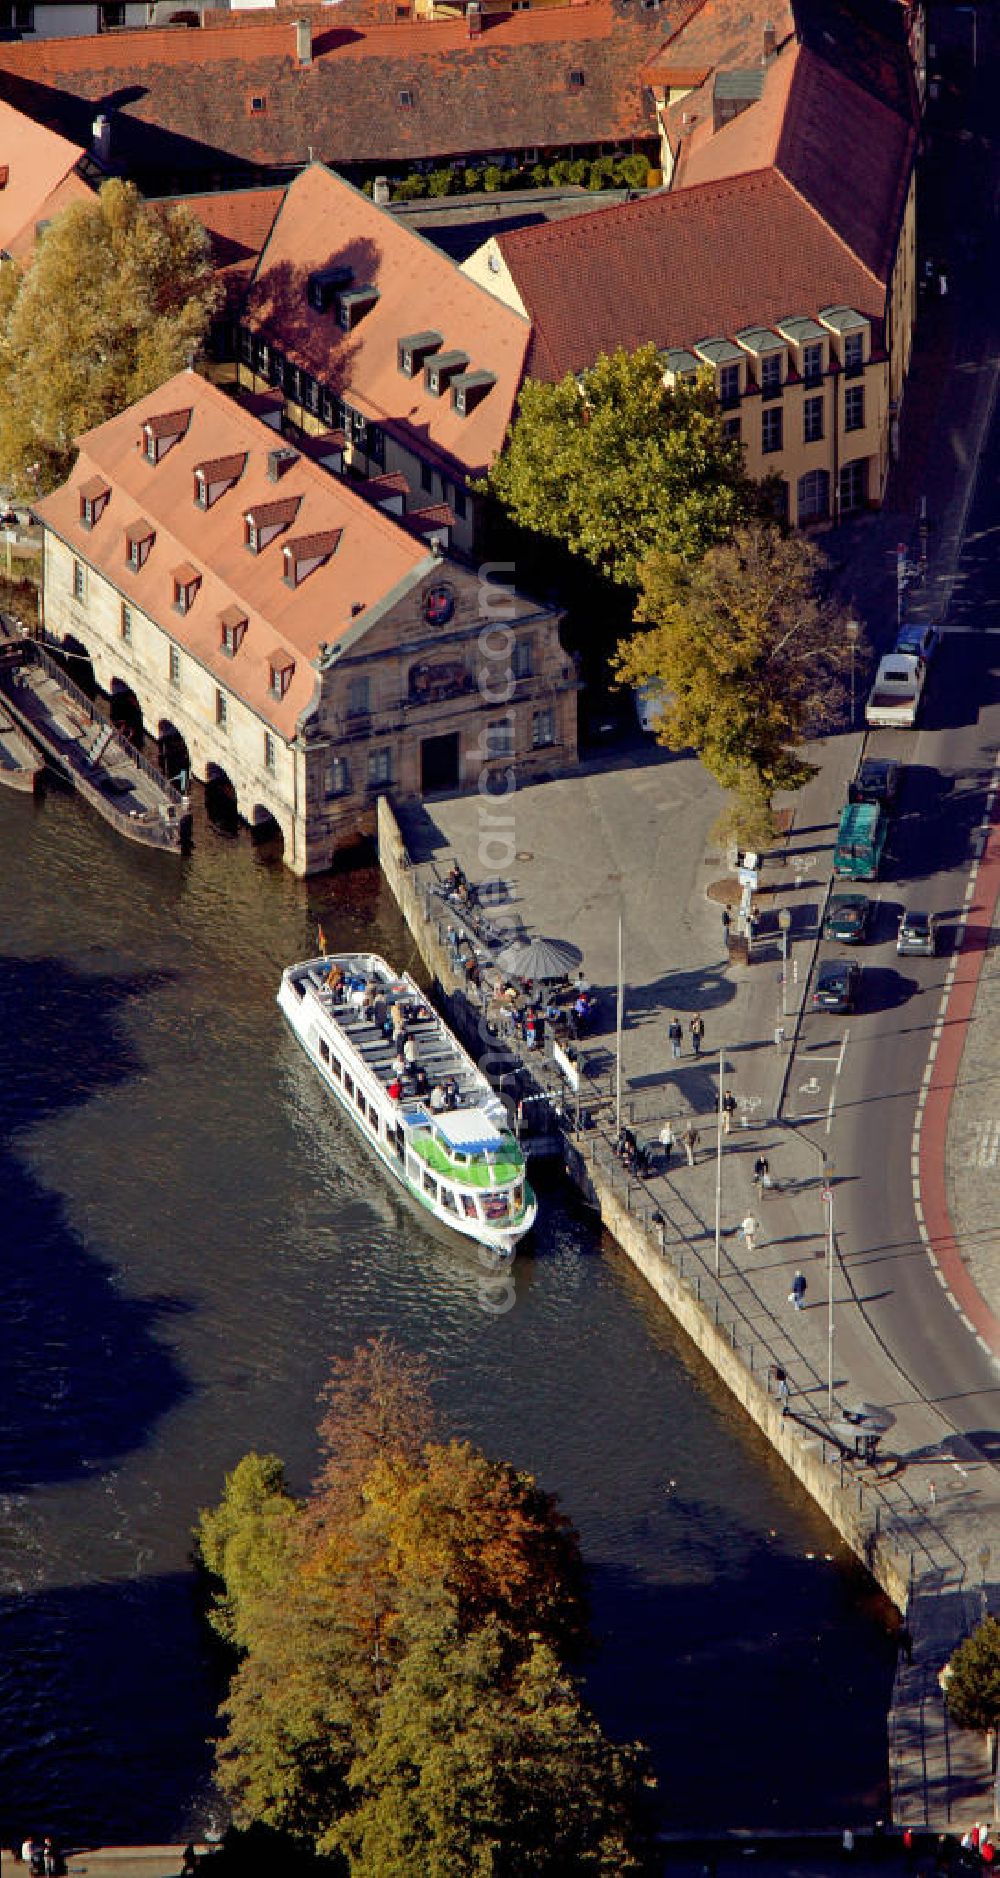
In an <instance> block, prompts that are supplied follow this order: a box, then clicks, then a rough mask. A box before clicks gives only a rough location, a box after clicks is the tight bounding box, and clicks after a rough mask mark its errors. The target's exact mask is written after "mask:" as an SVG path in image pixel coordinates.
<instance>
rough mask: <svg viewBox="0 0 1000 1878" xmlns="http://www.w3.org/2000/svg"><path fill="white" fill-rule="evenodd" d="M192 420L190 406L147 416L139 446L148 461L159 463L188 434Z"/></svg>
mask: <svg viewBox="0 0 1000 1878" xmlns="http://www.w3.org/2000/svg"><path fill="white" fill-rule="evenodd" d="M190 422H191V408H190V406H188V409H187V410H186V411H164V412H162V413H161V414H160V415H159V416H158V417H147V419H146V421H145V423H144V424H143V427H142V435H141V437H140V439H139V448H140V449H141V451H142V454H143V456H144V457H145V459H146V461H147V463H159V462H160V460H161V458H162V457H165V456H166V454H167V451H168V450H170V449H172V448H173V446H174V444H175V443H179V442H180V440H181V438H182V437H183V436H185V435H186V433H187V428H188V425H189V424H190Z"/></svg>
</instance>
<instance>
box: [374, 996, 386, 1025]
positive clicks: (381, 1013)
mask: <svg viewBox="0 0 1000 1878" xmlns="http://www.w3.org/2000/svg"><path fill="white" fill-rule="evenodd" d="M388 1011H389V1006H388V1005H387V1004H386V1001H385V999H384V998H383V997H382V996H381V994H379V996H378V997H377V998H376V999H375V1008H374V1010H373V1011H372V1022H373V1023H375V1024H377V1025H378V1027H379V1029H380V1030H384V1029H385V1020H386V1017H387V1015H388Z"/></svg>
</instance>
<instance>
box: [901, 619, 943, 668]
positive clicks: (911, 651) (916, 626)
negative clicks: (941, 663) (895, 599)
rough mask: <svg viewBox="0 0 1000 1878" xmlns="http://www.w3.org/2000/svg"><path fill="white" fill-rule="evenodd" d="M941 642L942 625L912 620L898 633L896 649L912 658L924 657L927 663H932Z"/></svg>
mask: <svg viewBox="0 0 1000 1878" xmlns="http://www.w3.org/2000/svg"><path fill="white" fill-rule="evenodd" d="M940 643H941V628H940V626H925V625H922V624H921V622H920V621H919V620H910V621H909V622H908V623H907V624H906V625H905V626H901V627H900V629H899V631H898V633H897V634H896V651H897V652H904V653H906V654H907V656H908V657H909V658H911V659H923V661H924V664H925V665H929V664H930V662H931V660H932V658H933V657H934V654H935V652H936V651H937V649H938V646H939V645H940Z"/></svg>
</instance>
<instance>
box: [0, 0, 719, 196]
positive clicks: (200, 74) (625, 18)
mask: <svg viewBox="0 0 1000 1878" xmlns="http://www.w3.org/2000/svg"><path fill="white" fill-rule="evenodd" d="M697 4H698V0H665V5H664V7H662V8H661V9H660V10H659V11H655V12H647V11H646V10H645V9H641V8H639V7H638V6H635V5H630V6H629V7H627V8H618V7H616V6H615V5H614V4H613V0H587V3H586V4H583V5H574V6H567V7H552V8H545V9H541V10H538V11H530V12H523V13H516V14H513V15H510V16H502V17H498V18H495V19H488V20H487V21H486V22H485V25H484V31H483V32H482V34H481V35H477V36H476V37H475V38H470V36H469V33H468V30H467V27H466V25H465V22H464V20H459V21H454V22H452V21H445V22H440V23H424V22H418V23H404V24H400V25H395V26H370V27H352V26H347V25H344V26H329V27H328V28H327V29H326V30H325V31H320V32H318V33H316V34H314V39H313V57H312V60H311V62H310V63H309V64H308V65H300V64H299V63H298V61H297V59H296V57H295V23H294V21H293V20H287V19H285V20H273V19H272V22H271V23H267V24H262V25H257V24H254V25H247V24H244V23H241V22H239V21H238V20H235V21H233V22H232V23H231V24H229V25H226V26H221V27H217V28H215V29H214V30H212V31H210V32H205V31H189V32H178V31H176V30H174V31H158V30H156V29H150V28H146V29H144V30H141V31H136V32H123V33H114V34H100V35H98V36H96V37H91V38H75V39H63V40H54V39H48V40H39V41H38V42H37V43H35V44H31V43H28V42H22V43H12V44H0V72H3V73H5V74H6V75H7V76H6V81H5V89H6V91H7V93H8V95H9V96H10V98H11V99H12V101H13V102H14V103H15V104H17V105H18V106H20V108H22V109H24V110H26V111H29V112H31V111H32V110H34V111H35V112H36V113H37V114H38V115H39V116H45V117H46V118H47V119H49V120H50V121H53V122H56V123H57V124H58V125H59V126H60V127H61V128H62V129H63V130H67V129H69V130H70V131H71V132H72V131H75V133H76V135H77V137H78V138H80V139H81V140H86V139H88V138H89V135H90V122H91V119H92V117H93V114H94V106H95V105H97V104H102V105H103V104H104V103H105V102H106V101H107V100H109V99H115V100H117V101H118V105H117V109H116V110H115V111H114V115H113V118H112V151H113V154H114V159H115V161H116V162H120V163H124V164H125V165H126V166H127V167H128V168H129V169H130V170H131V171H132V172H133V173H135V174H137V175H141V174H143V173H145V172H146V171H149V172H150V173H155V174H156V176H157V178H158V179H159V180H160V181H161V183H162V178H163V176H164V175H165V174H166V175H170V174H177V175H184V174H191V173H192V171H197V172H206V171H211V170H212V169H218V168H219V166H220V161H223V162H224V161H225V160H226V159H228V160H229V167H230V168H231V169H232V167H233V166H234V165H243V166H252V167H255V168H256V167H259V166H261V165H264V166H269V165H270V166H278V165H287V164H298V163H302V162H304V161H305V160H306V158H307V155H308V152H309V150H310V149H311V148H312V149H315V150H316V151H318V152H319V153H320V154H321V155H322V156H323V158H324V159H325V160H327V161H329V162H334V163H341V164H345V163H374V162H378V163H381V162H386V163H388V162H407V161H412V160H413V159H414V158H418V157H431V156H440V157H447V156H449V155H460V154H466V153H475V152H479V153H488V152H491V151H497V150H509V149H524V148H530V147H531V146H533V145H538V146H542V147H546V148H552V147H557V148H558V147H562V146H565V145H566V144H588V143H604V142H610V141H614V140H617V139H628V138H646V139H651V138H654V137H655V135H656V122H655V115H654V111H653V103H652V99H651V97H650V95H649V93H648V89H647V86H646V84H645V82H644V81H643V78H642V76H641V66H642V63H643V60H644V59H645V57H646V56H647V54H648V53H649V52H650V51H651V50H652V49H653V47H654V46H655V44H656V43H657V42H658V40H659V39H660V38H661V37H662V35H663V30H664V18H665V16H666V22H667V24H668V25H669V24H678V23H679V22H680V21H681V20H682V19H685V18H687V17H688V15H689V14H690V13H692V12H693V11H694V10H695V7H696V5H697ZM571 69H581V70H583V72H584V74H585V79H586V82H585V84H583V85H582V86H579V87H573V86H571V85H570V84H569V82H568V79H569V71H570V70H571ZM404 91H405V92H407V93H409V95H410V97H411V99H412V104H411V105H410V106H409V107H404V106H402V105H400V104H399V102H398V100H399V97H400V94H401V93H402V92H404ZM255 97H258V98H262V99H263V100H264V103H265V108H264V109H263V110H259V111H253V110H251V100H252V99H253V98H255Z"/></svg>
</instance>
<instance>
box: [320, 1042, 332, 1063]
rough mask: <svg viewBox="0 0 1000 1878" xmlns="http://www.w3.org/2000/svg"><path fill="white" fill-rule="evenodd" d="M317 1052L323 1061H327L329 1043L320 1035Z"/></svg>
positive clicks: (328, 1057)
mask: <svg viewBox="0 0 1000 1878" xmlns="http://www.w3.org/2000/svg"><path fill="white" fill-rule="evenodd" d="M319 1053H320V1056H321V1057H322V1058H323V1061H324V1063H329V1061H330V1045H329V1044H328V1043H327V1042H326V1039H325V1038H324V1037H321V1038H320V1040H319Z"/></svg>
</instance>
